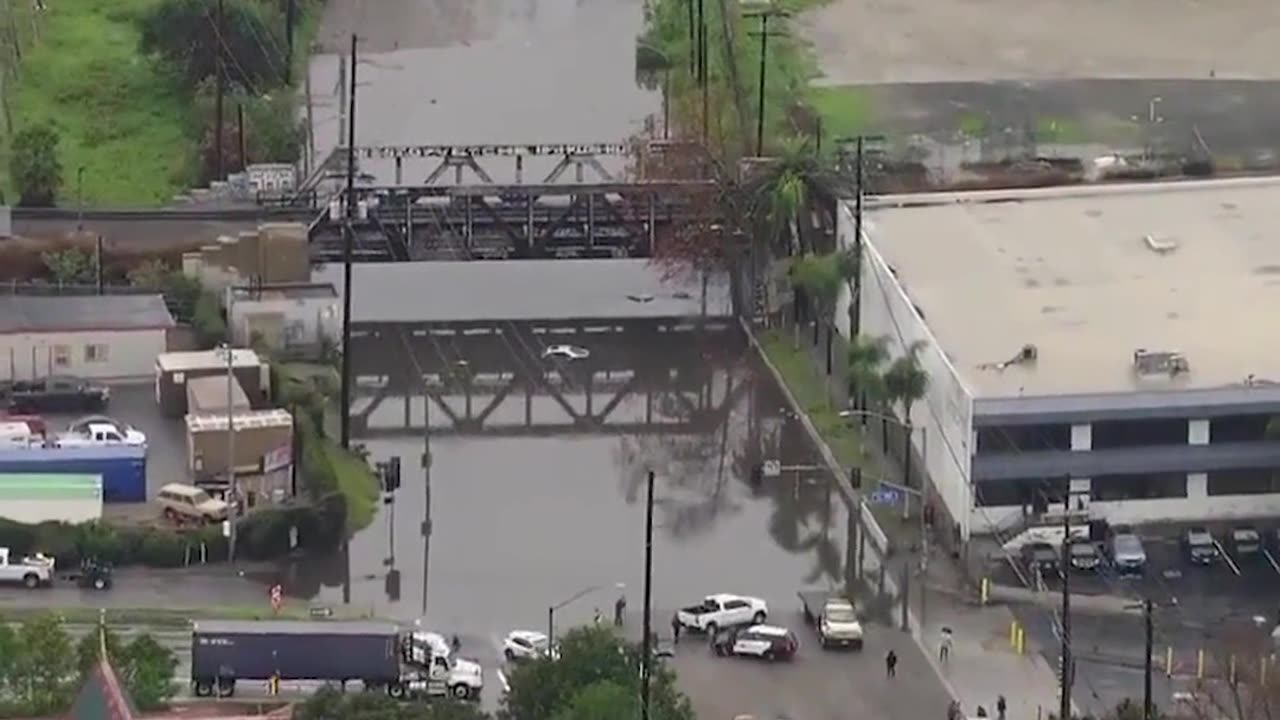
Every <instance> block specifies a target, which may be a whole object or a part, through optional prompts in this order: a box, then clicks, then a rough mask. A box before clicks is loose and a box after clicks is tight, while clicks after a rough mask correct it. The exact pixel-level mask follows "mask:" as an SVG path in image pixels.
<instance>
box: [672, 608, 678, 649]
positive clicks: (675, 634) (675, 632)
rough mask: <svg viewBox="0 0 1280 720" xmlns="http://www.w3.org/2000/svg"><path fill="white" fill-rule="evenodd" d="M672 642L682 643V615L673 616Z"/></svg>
mask: <svg viewBox="0 0 1280 720" xmlns="http://www.w3.org/2000/svg"><path fill="white" fill-rule="evenodd" d="M671 642H672V644H674V645H679V644H680V616H679V615H675V614H673V615H672V616H671Z"/></svg>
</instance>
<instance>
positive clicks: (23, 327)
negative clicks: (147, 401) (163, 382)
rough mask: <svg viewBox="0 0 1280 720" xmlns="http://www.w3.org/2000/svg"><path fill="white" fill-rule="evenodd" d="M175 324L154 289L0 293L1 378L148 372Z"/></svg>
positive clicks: (136, 375)
mask: <svg viewBox="0 0 1280 720" xmlns="http://www.w3.org/2000/svg"><path fill="white" fill-rule="evenodd" d="M173 327H174V322H173V317H172V316H171V315H170V314H169V310H168V308H167V307H165V304H164V298H162V297H161V296H159V295H74V296H72V295H59V296H36V295H7V296H0V380H37V379H40V378H46V377H50V376H55V375H69V376H74V377H79V378H87V379H97V380H115V379H131V378H145V377H150V376H151V375H152V374H153V373H154V370H155V364H156V356H157V355H160V354H161V353H164V352H165V351H166V349H167V347H168V342H169V337H168V335H169V331H170V330H171V329H172V328H173Z"/></svg>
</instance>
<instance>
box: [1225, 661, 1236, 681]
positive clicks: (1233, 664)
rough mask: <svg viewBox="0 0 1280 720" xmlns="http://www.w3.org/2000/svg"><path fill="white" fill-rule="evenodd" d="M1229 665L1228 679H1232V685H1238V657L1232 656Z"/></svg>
mask: <svg viewBox="0 0 1280 720" xmlns="http://www.w3.org/2000/svg"><path fill="white" fill-rule="evenodd" d="M1227 664H1228V666H1229V669H1228V670H1227V676H1228V678H1230V680H1231V684H1232V685H1235V684H1236V656H1235V655H1232V656H1231V660H1230V662H1228V663H1227Z"/></svg>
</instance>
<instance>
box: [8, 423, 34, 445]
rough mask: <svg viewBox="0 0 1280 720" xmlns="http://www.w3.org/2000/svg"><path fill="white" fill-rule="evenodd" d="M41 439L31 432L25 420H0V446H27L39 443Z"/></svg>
mask: <svg viewBox="0 0 1280 720" xmlns="http://www.w3.org/2000/svg"><path fill="white" fill-rule="evenodd" d="M40 442H41V439H40V438H39V437H37V436H36V435H35V434H33V433H32V432H31V426H30V425H28V424H26V423H25V422H0V447H3V448H15V447H20V448H29V447H32V446H35V445H39V444H40Z"/></svg>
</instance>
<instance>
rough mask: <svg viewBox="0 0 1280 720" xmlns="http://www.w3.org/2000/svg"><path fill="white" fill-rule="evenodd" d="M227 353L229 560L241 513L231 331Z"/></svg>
mask: <svg viewBox="0 0 1280 720" xmlns="http://www.w3.org/2000/svg"><path fill="white" fill-rule="evenodd" d="M235 296H236V295H235V288H234V287H229V288H227V320H228V321H231V322H234V316H233V314H232V305H233V304H234V303H235ZM224 350H225V351H226V353H227V498H228V500H229V501H230V502H228V503H227V507H228V508H229V512H228V513H227V523H228V527H227V560H228V561H229V562H233V563H234V562H235V560H236V519H237V516H238V515H239V514H240V512H239V511H240V507H239V503H238V500H239V493H238V492H236V421H235V382H236V374H235V355H236V351H235V349H234V346H233V344H232V342H231V331H230V330H228V333H227V343H226V345H225V346H224Z"/></svg>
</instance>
